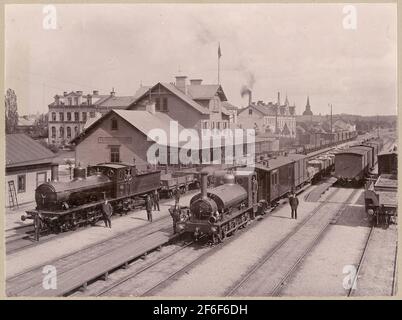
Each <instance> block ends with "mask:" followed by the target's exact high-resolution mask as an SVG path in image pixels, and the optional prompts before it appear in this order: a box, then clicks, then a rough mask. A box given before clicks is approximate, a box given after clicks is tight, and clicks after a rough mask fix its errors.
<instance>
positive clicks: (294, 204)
mask: <svg viewBox="0 0 402 320" xmlns="http://www.w3.org/2000/svg"><path fill="white" fill-rule="evenodd" d="M289 204H290V208H291V210H292V213H291V214H292V219H296V220H297V207H298V205H299V199H297V196H296V193H295V192H294V191H293V190H292V193H291V194H290V197H289Z"/></svg>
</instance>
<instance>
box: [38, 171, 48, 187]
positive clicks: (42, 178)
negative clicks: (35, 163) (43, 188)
mask: <svg viewBox="0 0 402 320" xmlns="http://www.w3.org/2000/svg"><path fill="white" fill-rule="evenodd" d="M46 181H47V172H38V173H37V174H36V186H39V185H41V184H42V183H45V182H46Z"/></svg>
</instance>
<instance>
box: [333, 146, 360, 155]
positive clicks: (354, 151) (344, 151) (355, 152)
mask: <svg viewBox="0 0 402 320" xmlns="http://www.w3.org/2000/svg"><path fill="white" fill-rule="evenodd" d="M342 154H355V155H359V156H364V155H365V154H367V150H362V149H355V148H353V149H351V148H350V149H346V150H343V151H339V152H337V153H335V156H337V155H342Z"/></svg>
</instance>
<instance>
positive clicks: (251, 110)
mask: <svg viewBox="0 0 402 320" xmlns="http://www.w3.org/2000/svg"><path fill="white" fill-rule="evenodd" d="M248 114H249V115H250V116H252V115H253V109H251V108H250V109H248Z"/></svg>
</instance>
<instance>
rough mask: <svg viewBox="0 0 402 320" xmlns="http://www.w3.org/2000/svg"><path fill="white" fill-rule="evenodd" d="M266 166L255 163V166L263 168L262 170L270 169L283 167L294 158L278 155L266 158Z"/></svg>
mask: <svg viewBox="0 0 402 320" xmlns="http://www.w3.org/2000/svg"><path fill="white" fill-rule="evenodd" d="M267 161H268V166H264V165H263V164H262V163H256V164H255V168H256V169H260V170H264V171H271V170H275V169H278V168H280V167H283V166H285V165H288V164H290V163H292V162H293V161H294V160H292V159H290V158H289V157H284V156H278V157H276V158H270V159H267Z"/></svg>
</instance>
